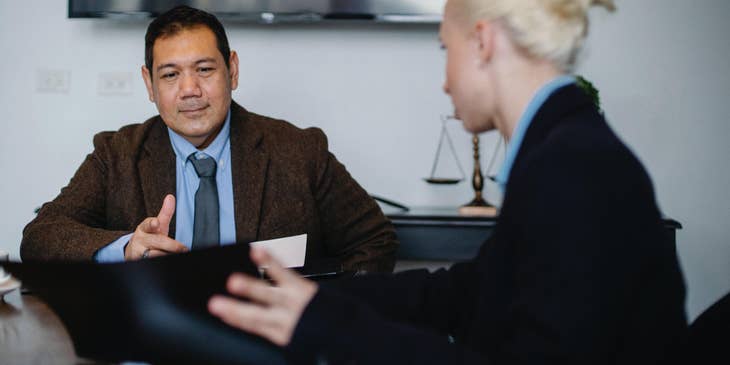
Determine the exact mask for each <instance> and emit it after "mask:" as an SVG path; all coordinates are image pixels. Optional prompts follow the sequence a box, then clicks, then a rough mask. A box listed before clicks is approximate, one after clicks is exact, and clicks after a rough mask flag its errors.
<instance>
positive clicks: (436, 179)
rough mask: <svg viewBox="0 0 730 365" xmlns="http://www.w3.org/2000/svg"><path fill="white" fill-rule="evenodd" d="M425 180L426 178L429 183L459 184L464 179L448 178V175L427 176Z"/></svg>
mask: <svg viewBox="0 0 730 365" xmlns="http://www.w3.org/2000/svg"><path fill="white" fill-rule="evenodd" d="M423 180H425V181H426V182H427V183H429V184H439V185H452V184H458V183H460V182H462V181H463V180H464V179H454V178H447V177H426V178H424V179H423Z"/></svg>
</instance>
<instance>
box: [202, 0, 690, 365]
mask: <svg viewBox="0 0 730 365" xmlns="http://www.w3.org/2000/svg"><path fill="white" fill-rule="evenodd" d="M593 5H600V6H603V7H605V8H608V9H613V4H612V2H611V1H610V0H449V1H448V2H447V4H446V8H445V13H444V21H443V23H442V26H441V31H440V36H441V41H442V43H443V47H444V48H445V49H446V53H447V68H446V82H445V85H444V90H445V91H446V93H448V94H449V95H450V97H451V99H452V102H453V105H454V108H455V113H456V116H457V117H458V118H459V119H461V120H462V121H463V123H464V128H466V129H467V130H469V131H470V132H474V133H479V132H485V131H489V130H492V129H495V128H496V129H498V130H499V132H500V133H501V134H502V135H503V136H504V137H505V138H506V139H507V140H508V141H509V148H508V151H507V155H506V159H505V163H504V166H503V168H502V171H501V172H500V174H499V176H498V181H499V182H500V184H501V185H502V186H503V189H504V193H505V195H504V201H503V206H502V209H501V212H500V217H499V220H498V223H497V228H496V230H495V233H494V234H493V236H492V237H491V238H490V239H489V240H488V241H487V242H486V243H485V244H484V245H483V247H482V249H481V251H480V253H479V254H478V255H477V257H475V258H474V259H473V260H472V261H470V262H466V263H461V264H456V265H454V266H452V267H451V269H449V270H441V271H437V272H434V273H428V272H426V271H425V270H423V271H411V272H403V273H400V274H396V275H392V276H370V277H363V278H355V279H353V280H348V281H342V282H339V283H336V284H329V285H325V284H321V285H319V286H318V285H317V284H314V283H312V282H308V281H305V280H304V279H301V278H299V277H297V276H296V275H294V274H292V273H291V272H289V271H286V270H285V269H282V268H281V267H280V266H279V265H278V264H277V263H276V262H275V261H274V260H272V259H271V258H270V257H269V256H268V255H267V254H266V253H264V252H261V251H253V252H252V258H253V259H254V261H255V262H257V263H258V264H259V265H266V266H268V267H269V274H270V275H271V277H272V278H273V279H274V280H275V281H276V283H277V286H276V287H271V286H269V285H267V284H265V283H263V282H261V281H257V280H255V279H252V278H247V277H244V276H242V275H233V276H231V278H230V280H229V282H228V286H227V287H228V290H229V291H230V293H231V294H232V295H234V296H237V297H242V298H246V299H249V300H250V301H247V302H244V301H239V300H237V299H233V298H230V297H222V296H216V297H214V298H212V299H211V301H210V302H209V310H210V311H211V313H213V314H214V315H216V316H218V317H220V318H221V319H223V320H224V321H225V322H227V323H228V324H230V325H232V326H234V327H237V328H240V329H242V330H245V331H248V332H251V333H254V334H256V335H259V336H262V337H264V338H266V339H268V340H269V341H271V342H273V343H274V344H277V345H280V346H284V347H285V351H286V353H287V354H288V355H289V356H290V358H291V359H294V360H295V361H300V362H303V363H312V362H315V361H320V360H325V362H329V363H336V364H339V363H353V364H380V363H401V364H402V363H414V364H421V363H439V364H446V363H472V362H473V363H494V364H546V363H554V364H625V363H636V364H656V363H662V362H664V360H667V359H669V356H671V352H672V350H674V349H676V348H677V347H676V345H677V344H678V343H679V341H680V339H681V337H682V335H683V333H684V331H685V329H686V318H685V312H684V296H685V289H684V284H683V279H682V275H681V272H680V269H679V266H678V263H677V257H676V254H675V252H674V247H672V246H671V245H669V244H668V242H667V241H666V240H665V238H664V236H663V230H662V227H661V224H660V213H659V210H658V208H657V205H656V202H655V199H654V192H653V188H652V184H651V181H650V179H649V177H648V176H647V174H646V172H645V170H644V168H643V167H642V166H641V164H640V163H639V162H638V160H637V159H636V158H635V157H634V156H633V155H632V153H631V152H630V151H629V150H628V149H627V148H626V147H625V146H624V144H623V143H622V142H621V141H620V140H619V139H618V138H617V137H616V135H615V134H614V133H613V132H612V131H611V129H610V128H609V127H608V125H607V124H606V122H605V120H604V118H603V116H602V115H601V114H600V113H599V112H598V111H597V110H596V107H595V106H594V104H593V103H592V101H591V99H590V98H589V97H588V96H587V95H586V94H585V93H584V92H583V91H582V90H581V89H579V88H578V87H577V86H576V85H575V83H574V81H575V80H574V79H573V78H572V77H570V76H568V75H569V74H568V73H569V71H570V69H571V67H572V65H573V62H574V61H575V59H576V54H577V53H578V51H579V50H580V47H581V44H582V42H583V39H584V37H585V35H586V32H587V23H588V20H587V13H588V10H589V8H590V7H591V6H593Z"/></svg>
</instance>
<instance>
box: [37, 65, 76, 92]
mask: <svg viewBox="0 0 730 365" xmlns="http://www.w3.org/2000/svg"><path fill="white" fill-rule="evenodd" d="M70 84H71V71H69V70H36V91H38V92H43V93H59V94H67V93H68V90H69V87H70Z"/></svg>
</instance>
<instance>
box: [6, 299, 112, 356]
mask: <svg viewBox="0 0 730 365" xmlns="http://www.w3.org/2000/svg"><path fill="white" fill-rule="evenodd" d="M0 354H2V355H0V363H2V364H10V363H13V364H99V363H98V362H94V361H91V360H88V359H83V358H79V357H77V356H76V353H75V352H74V348H73V344H72V342H71V338H70V337H69V335H68V332H66V329H65V328H64V326H63V323H61V320H60V319H58V316H56V314H55V313H53V311H52V310H51V309H50V308H49V307H48V306H47V305H46V304H45V303H44V302H42V301H41V300H40V299H38V297H36V296H34V295H32V294H22V295H21V293H20V291H19V290H15V291H13V292H11V293H9V294H7V295H6V296H5V302H4V303H2V302H0ZM5 361H10V362H5Z"/></svg>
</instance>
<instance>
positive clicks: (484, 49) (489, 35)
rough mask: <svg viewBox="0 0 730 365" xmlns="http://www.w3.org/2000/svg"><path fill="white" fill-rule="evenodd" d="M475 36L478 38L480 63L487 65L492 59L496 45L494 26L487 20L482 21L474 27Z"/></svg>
mask: <svg viewBox="0 0 730 365" xmlns="http://www.w3.org/2000/svg"><path fill="white" fill-rule="evenodd" d="M474 36H475V38H476V42H477V46H478V47H479V49H478V53H477V54H478V57H479V63H480V64H485V63H487V62H489V61H490V60H491V59H492V55H493V53H494V43H495V36H496V34H495V29H494V25H493V24H492V23H490V22H487V21H485V20H480V21H478V22H477V23H476V24H475V25H474Z"/></svg>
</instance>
